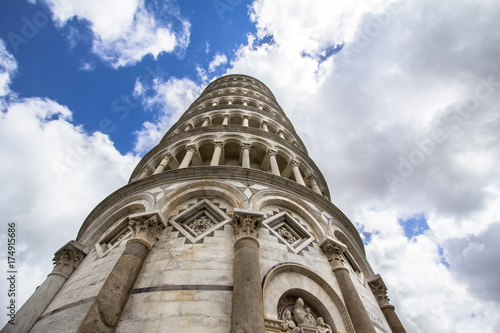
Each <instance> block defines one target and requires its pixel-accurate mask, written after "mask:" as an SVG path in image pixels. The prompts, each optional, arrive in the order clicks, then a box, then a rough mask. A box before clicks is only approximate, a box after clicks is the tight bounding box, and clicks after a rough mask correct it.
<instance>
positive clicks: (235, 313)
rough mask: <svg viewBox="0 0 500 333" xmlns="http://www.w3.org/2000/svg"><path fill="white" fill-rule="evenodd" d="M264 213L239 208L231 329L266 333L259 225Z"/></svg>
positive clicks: (235, 223) (235, 222)
mask: <svg viewBox="0 0 500 333" xmlns="http://www.w3.org/2000/svg"><path fill="white" fill-rule="evenodd" d="M263 217H264V214H263V213H260V212H255V211H250V210H243V209H235V210H234V212H233V219H232V222H231V224H232V226H233V229H234V234H235V236H236V239H235V241H234V251H235V252H234V271H233V306H232V314H231V332H233V333H236V332H245V333H262V332H264V304H263V300H262V283H261V277H260V263H259V241H258V240H257V237H258V234H259V228H260V227H261V225H262V219H263Z"/></svg>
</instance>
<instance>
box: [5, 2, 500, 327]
mask: <svg viewBox="0 0 500 333" xmlns="http://www.w3.org/2000/svg"><path fill="white" fill-rule="evenodd" d="M498 17H500V3H499V2H498V1H494V0H483V1H480V0H475V1H473V0H454V1H452V0H440V1H433V0H407V1H397V0H372V1H366V0H365V1H360V0H350V1H344V0H337V1H328V0H316V1H299V0H256V1H253V2H252V1H243V0H213V1H212V0H210V1H201V0H198V1H196V0H182V1H159V0H158V1H154V0H99V1H97V0H87V1H78V0H64V1H63V0H30V1H24V0H3V1H2V2H1V3H0V109H1V112H2V113H1V115H0V157H1V163H0V184H1V188H2V194H1V195H0V211H1V213H2V221H3V222H2V228H3V230H1V231H0V242H1V244H3V245H1V247H2V248H3V249H4V251H3V252H2V253H1V254H0V262H3V265H4V267H6V265H7V264H6V253H5V252H6V251H5V248H6V228H7V226H6V224H7V222H11V221H15V222H16V223H17V251H18V252H17V265H18V271H19V276H18V289H19V291H20V293H19V295H18V303H22V302H24V301H25V300H26V299H27V298H28V297H29V295H30V294H31V293H32V292H33V291H34V289H35V288H36V286H37V285H39V284H40V283H41V282H42V281H43V280H44V279H45V277H46V275H47V274H48V273H49V272H50V271H51V269H52V266H51V259H52V256H53V253H54V252H55V251H56V250H57V249H58V248H59V247H60V246H62V245H63V244H65V243H66V242H67V241H69V240H71V239H74V238H75V237H76V234H77V232H78V229H79V227H80V225H81V223H82V222H83V220H84V219H85V217H86V216H87V215H88V213H89V212H90V211H91V210H92V209H93V207H94V206H95V205H97V204H98V203H99V202H100V201H101V200H102V199H104V198H105V197H106V196H107V195H108V194H110V193H111V192H113V191H114V190H116V189H118V188H119V187H121V186H123V185H125V184H126V183H127V180H128V177H129V176H130V173H131V172H132V170H133V168H134V167H135V165H136V164H137V163H138V161H139V160H140V158H141V157H142V156H143V155H144V154H145V153H146V152H147V151H148V150H149V149H150V148H152V147H153V146H154V145H156V144H157V143H158V141H159V140H160V138H161V136H162V135H163V134H164V133H165V132H166V130H167V129H168V128H169V127H170V126H171V125H172V124H173V123H175V121H176V120H177V119H178V118H179V116H180V115H181V114H182V113H183V112H184V111H185V109H186V108H187V107H188V106H189V104H190V103H191V102H192V101H193V100H194V99H195V98H196V97H197V96H198V94H199V93H200V92H201V91H202V89H203V88H204V87H205V86H206V85H207V84H208V83H209V82H210V81H211V80H213V79H214V78H216V77H219V76H221V75H223V74H226V73H243V74H248V75H252V76H254V77H256V78H258V79H259V80H261V81H262V82H264V83H265V84H266V85H267V86H268V87H269V88H270V89H271V90H272V91H273V92H274V94H275V95H276V97H277V99H278V102H279V103H280V104H281V106H282V107H283V109H284V110H285V112H286V113H287V115H288V116H289V118H290V120H291V121H292V123H293V124H295V128H296V130H297V132H298V134H299V135H300V136H301V138H302V139H303V141H304V143H305V144H306V146H307V148H308V150H309V153H310V156H311V157H312V159H313V160H314V161H315V162H316V163H317V164H318V167H319V168H320V169H321V170H322V171H323V173H324V176H325V178H326V179H327V181H328V185H329V188H330V192H331V193H332V201H333V202H334V203H335V204H336V205H337V206H338V207H339V208H340V209H342V210H343V211H344V212H345V213H346V215H347V216H348V217H349V218H350V219H351V221H352V222H353V223H354V224H355V225H356V227H357V228H358V230H359V231H360V232H361V234H362V237H363V239H364V241H365V245H366V252H367V256H368V259H369V261H370V263H371V264H372V266H373V268H374V271H376V272H378V273H380V274H381V275H382V277H383V278H384V280H385V282H386V284H387V285H388V286H389V288H390V289H389V296H390V298H391V302H392V303H393V304H394V305H395V306H396V310H397V313H398V314H399V316H400V318H401V320H402V322H403V324H404V325H405V327H406V329H407V331H408V332H484V333H487V332H491V333H494V332H500V283H499V279H498V276H499V275H500V259H499V258H500V245H499V244H500V242H499V241H498V239H500V220H499V211H500V208H499V202H500V200H499V199H500V186H499V185H500V172H499V167H498V165H499V164H500V145H499V141H500V140H499V139H500V110H499V105H500V62H499V59H500V20H499V19H498ZM5 270H7V269H6V268H5ZM4 280H5V279H0V281H2V282H1V285H0V286H1V291H0V293H1V294H2V295H6V285H5V282H4ZM0 298H1V299H2V300H1V302H0V304H1V305H2V307H3V306H4V304H5V302H6V299H7V298H6V297H0ZM0 318H1V319H0V323H1V324H2V325H3V323H5V321H6V318H4V316H1V317H0Z"/></svg>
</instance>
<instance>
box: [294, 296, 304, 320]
mask: <svg viewBox="0 0 500 333" xmlns="http://www.w3.org/2000/svg"><path fill="white" fill-rule="evenodd" d="M306 314H307V313H306V308H305V306H304V300H303V299H302V298H300V297H299V298H297V300H296V301H295V307H294V308H293V315H294V317H295V321H296V322H297V325H298V326H300V325H307V324H306Z"/></svg>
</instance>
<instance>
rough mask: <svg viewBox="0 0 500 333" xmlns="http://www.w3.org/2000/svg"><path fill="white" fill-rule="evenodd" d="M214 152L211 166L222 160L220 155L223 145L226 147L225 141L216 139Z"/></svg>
mask: <svg viewBox="0 0 500 333" xmlns="http://www.w3.org/2000/svg"><path fill="white" fill-rule="evenodd" d="M214 146H215V147H214V153H213V155H212V160H211V161H210V166H217V165H219V162H220V155H221V153H222V147H224V142H222V141H215V142H214Z"/></svg>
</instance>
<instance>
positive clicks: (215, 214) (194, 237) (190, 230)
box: [170, 199, 230, 243]
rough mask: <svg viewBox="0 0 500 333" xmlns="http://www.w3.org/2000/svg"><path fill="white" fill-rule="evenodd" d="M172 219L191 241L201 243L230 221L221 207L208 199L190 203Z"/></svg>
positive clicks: (174, 224)
mask: <svg viewBox="0 0 500 333" xmlns="http://www.w3.org/2000/svg"><path fill="white" fill-rule="evenodd" d="M180 211H181V213H180V214H179V215H177V216H174V217H173V218H171V219H170V223H171V224H172V225H173V226H174V227H175V228H176V229H177V230H179V232H180V233H181V234H182V235H183V236H185V237H186V238H187V239H189V241H190V242H191V243H199V242H202V241H203V238H204V237H205V236H207V235H209V234H210V233H212V232H213V231H215V230H216V229H218V228H220V227H221V226H223V225H224V224H226V223H228V222H229V221H230V218H229V216H227V215H226V214H225V213H224V212H223V211H222V210H221V209H220V208H219V207H217V206H216V205H215V204H213V203H211V202H210V201H209V200H207V199H203V200H200V201H198V202H197V203H196V204H194V205H192V204H190V205H189V207H188V208H187V209H181V210H180Z"/></svg>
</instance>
